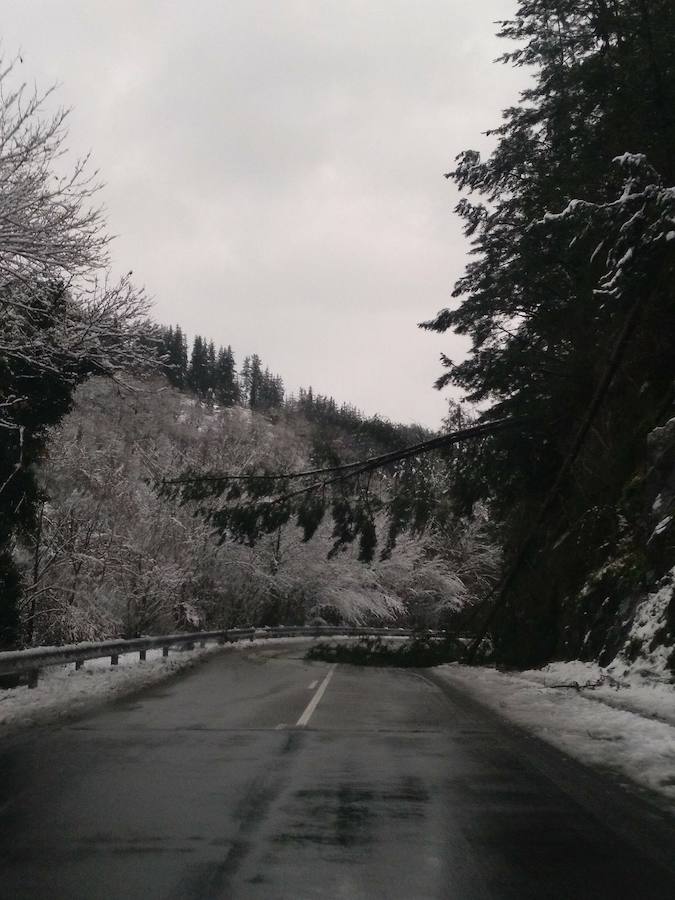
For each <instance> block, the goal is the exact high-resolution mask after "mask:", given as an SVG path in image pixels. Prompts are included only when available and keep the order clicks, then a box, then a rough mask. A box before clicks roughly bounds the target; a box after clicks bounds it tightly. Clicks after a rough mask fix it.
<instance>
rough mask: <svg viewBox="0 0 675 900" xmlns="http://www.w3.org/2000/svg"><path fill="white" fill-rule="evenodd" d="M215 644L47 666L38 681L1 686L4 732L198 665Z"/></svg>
mask: <svg viewBox="0 0 675 900" xmlns="http://www.w3.org/2000/svg"><path fill="white" fill-rule="evenodd" d="M214 649H215V647H206V648H205V649H199V650H185V651H180V650H174V651H172V652H171V655H170V656H169V657H168V658H166V659H163V658H162V648H161V647H158V648H157V649H154V650H148V652H147V659H146V660H145V661H144V662H140V661H139V658H138V653H128V654H124V655H123V656H120V658H119V663H118V665H117V666H111V665H110V657H103V658H101V659H89V660H87V661H86V662H85V664H84V667H83V668H82V669H80V670H79V671H76V670H75V667H74V664H72V663H71V664H70V665H67V666H50V667H49V668H46V669H43V670H42V672H41V674H40V680H39V682H38V685H37V687H35V688H28V687H25V686H22V687H16V688H11V689H9V690H3V691H0V735H1V734H2V733H3V732H6V731H7V730H9V729H13V728H15V727H23V726H27V725H36V724H40V723H44V722H46V721H54V720H57V721H58V720H60V719H61V720H62V719H65V718H67V717H70V716H71V715H73V714H76V713H78V712H84V711H85V710H86V709H88V708H89V707H90V706H93V705H95V703H96V702H100V701H102V700H106V699H109V698H112V697H115V696H119V695H121V694H125V693H129V692H130V691H134V690H138V689H139V688H143V687H147V686H149V685H152V684H155V683H156V682H158V681H161V680H162V679H164V678H167V677H168V676H169V675H172V674H173V673H174V672H179V671H180V670H181V669H186V668H189V667H190V666H193V665H194V664H195V663H196V662H197V661H198V660H200V659H202V658H204V657H205V656H208V655H209V654H211V653H213V651H214Z"/></svg>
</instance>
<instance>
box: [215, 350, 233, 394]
mask: <svg viewBox="0 0 675 900" xmlns="http://www.w3.org/2000/svg"><path fill="white" fill-rule="evenodd" d="M215 381H216V388H215V390H216V399H217V400H218V403H220V404H222V406H234V405H235V404H236V403H238V402H239V385H238V382H237V371H236V367H235V360H234V354H233V353H232V347H230V346H229V345H228V347H227V349H224V348H223V347H221V348H220V350H219V351H218V358H217V360H216V379H215Z"/></svg>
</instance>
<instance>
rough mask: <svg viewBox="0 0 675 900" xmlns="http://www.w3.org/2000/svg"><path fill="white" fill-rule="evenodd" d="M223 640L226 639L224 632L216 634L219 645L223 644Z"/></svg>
mask: <svg viewBox="0 0 675 900" xmlns="http://www.w3.org/2000/svg"><path fill="white" fill-rule="evenodd" d="M225 640H226V638H225V635H224V634H221V635H218V644H219V646H221V647H222V646H223V644H224V643H225Z"/></svg>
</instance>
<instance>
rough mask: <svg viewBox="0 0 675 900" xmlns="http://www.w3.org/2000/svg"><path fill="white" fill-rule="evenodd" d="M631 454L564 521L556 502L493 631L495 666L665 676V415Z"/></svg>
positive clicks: (674, 600) (671, 491)
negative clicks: (595, 667)
mask: <svg viewBox="0 0 675 900" xmlns="http://www.w3.org/2000/svg"><path fill="white" fill-rule="evenodd" d="M671 416H672V414H671ZM636 449H637V452H636V453H635V455H634V458H633V460H632V463H631V466H630V467H627V468H626V470H625V477H624V478H623V480H622V483H621V484H620V485H619V486H618V488H615V490H614V491H608V493H607V495H606V496H605V497H602V494H601V493H599V494H598V497H599V498H600V500H598V498H597V497H596V500H595V502H594V503H589V504H588V506H587V507H586V508H585V509H584V510H583V512H582V514H581V515H575V516H573V517H570V516H568V518H567V520H565V515H564V512H565V511H564V504H561V512H560V513H559V515H558V520H557V522H556V523H555V527H556V528H557V529H558V531H557V533H556V531H555V528H552V529H551V532H550V534H547V535H545V536H542V546H541V549H540V551H539V556H538V557H537V561H536V564H533V565H531V566H530V567H529V571H527V572H525V573H524V574H523V576H522V577H521V578H520V579H519V581H518V584H517V586H516V591H515V592H514V593H515V594H516V596H515V598H514V602H513V603H512V604H511V606H510V609H509V610H508V612H507V614H506V615H505V616H504V617H503V618H502V621H501V623H500V624H499V625H498V633H497V635H496V646H497V655H498V658H500V659H501V661H502V662H505V663H512V664H516V665H523V664H530V665H536V664H540V663H542V662H546V661H548V660H551V659H584V660H595V661H598V662H599V663H600V664H601V665H608V664H609V663H611V662H612V661H613V660H617V659H619V660H622V661H625V663H626V665H627V666H632V667H635V668H644V669H645V670H649V671H652V672H654V673H656V674H658V675H659V676H661V677H673V676H675V417H668V418H666V420H665V421H664V423H663V424H662V425H660V426H659V427H657V428H654V429H653V430H652V431H650V432H649V433H648V434H647V435H646V439H644V440H643V441H642V442H641V446H638V447H637V448H636ZM570 519H571V521H570ZM563 522H565V525H564V527H561V523H563ZM561 532H562V533H561Z"/></svg>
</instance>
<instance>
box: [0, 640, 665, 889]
mask: <svg viewBox="0 0 675 900" xmlns="http://www.w3.org/2000/svg"><path fill="white" fill-rule="evenodd" d="M301 656H302V649H300V648H299V647H298V645H295V646H294V647H293V648H292V649H280V648H279V647H278V646H277V647H276V648H271V647H268V648H263V649H261V650H258V649H255V650H254V649H251V650H250V651H247V652H240V651H234V652H233V651H230V652H227V651H226V652H223V653H222V654H219V655H217V656H215V657H213V658H211V659H210V660H209V661H208V662H207V663H205V664H204V665H202V666H201V667H199V668H198V669H196V670H195V671H193V672H191V673H190V674H188V675H186V676H183V677H179V678H176V679H174V680H172V681H170V682H167V683H165V684H163V685H161V687H159V688H155V689H152V690H149V691H146V692H144V693H142V694H138V695H136V696H134V697H133V698H132V699H127V700H125V701H120V702H118V703H116V704H114V705H111V706H108V707H106V708H105V709H104V710H102V711H100V712H98V713H96V714H94V715H89V716H88V717H86V718H83V719H80V720H78V721H75V722H72V723H70V724H65V725H61V726H59V727H51V728H35V729H32V730H31V731H30V732H27V733H24V734H22V735H17V736H15V737H13V738H8V739H6V740H5V741H3V742H0V775H1V777H0V865H1V869H0V897H2V898H3V900H5V898H7V900H10V898H11V900H23V898H31V900H40V898H49V900H79V898H82V900H98V898H106V900H110V898H120V900H136V898H139V900H140V898H143V900H154V898H162V900H165V898H166V900H174V898H180V900H182V898H187V900H191V898H227V900H229V898H233V900H237V898H256V900H275V898H284V900H291V898H292V900H304V898H315V897H316V898H318V897H321V898H327V900H332V898H359V900H361V898H364V900H365V898H368V900H370V898H378V900H379V898H382V900H398V898H405V900H417V898H419V900H423V898H457V900H474V898H514V900H524V898H561V900H563V898H564V900H577V898H593V900H602V898H608V900H609V898H611V900H617V898H619V900H620V898H631V900H633V898H635V900H643V898H666V897H675V830H674V829H673V825H672V822H669V820H668V819H667V818H666V817H665V816H664V815H662V814H661V813H659V812H658V811H657V810H656V809H653V808H652V807H650V806H649V805H647V804H646V803H644V802H643V801H642V800H641V799H640V798H635V797H633V796H631V795H629V794H628V793H626V792H624V791H622V790H621V789H620V788H618V787H617V786H616V785H614V784H613V783H611V782H609V781H608V780H606V779H604V778H602V777H598V776H597V775H596V774H594V773H592V772H589V771H588V770H587V769H585V768H583V767H581V766H579V765H577V764H576V763H573V762H572V761H571V760H568V759H567V758H565V757H563V756H562V755H561V754H558V753H557V752H556V751H554V750H552V749H550V748H547V747H546V746H545V745H543V744H541V743H540V742H539V741H536V740H535V739H533V738H528V737H527V736H525V735H524V734H522V733H521V732H519V731H517V730H515V729H513V728H511V727H510V726H507V725H505V724H504V723H503V722H502V721H501V720H500V719H498V718H497V717H495V716H494V715H493V714H491V713H489V712H487V711H485V710H483V709H482V708H481V707H478V706H477V705H476V704H474V703H473V702H471V701H469V700H468V699H466V698H465V697H463V696H461V695H459V694H457V693H456V692H455V691H454V690H452V689H449V688H443V687H442V686H439V685H438V684H436V683H434V681H433V680H429V676H427V675H424V674H421V673H414V672H410V671H398V670H383V669H357V668H352V667H346V666H341V667H338V668H336V669H334V670H333V671H332V673H331V669H330V667H329V666H328V665H326V664H322V663H307V662H304V661H303V660H302V658H301ZM326 676H328V681H327V683H326ZM317 697H320V699H319V702H318V703H314V707H312V705H311V704H312V703H313V702H314V701H316V699H317ZM303 713H304V714H305V719H306V718H307V716H308V714H309V715H311V717H310V718H309V722H308V724H307V725H306V726H304V727H302V726H301V727H298V726H297V724H296V723H297V722H298V721H299V720H300V719H301V717H302V716H303Z"/></svg>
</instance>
